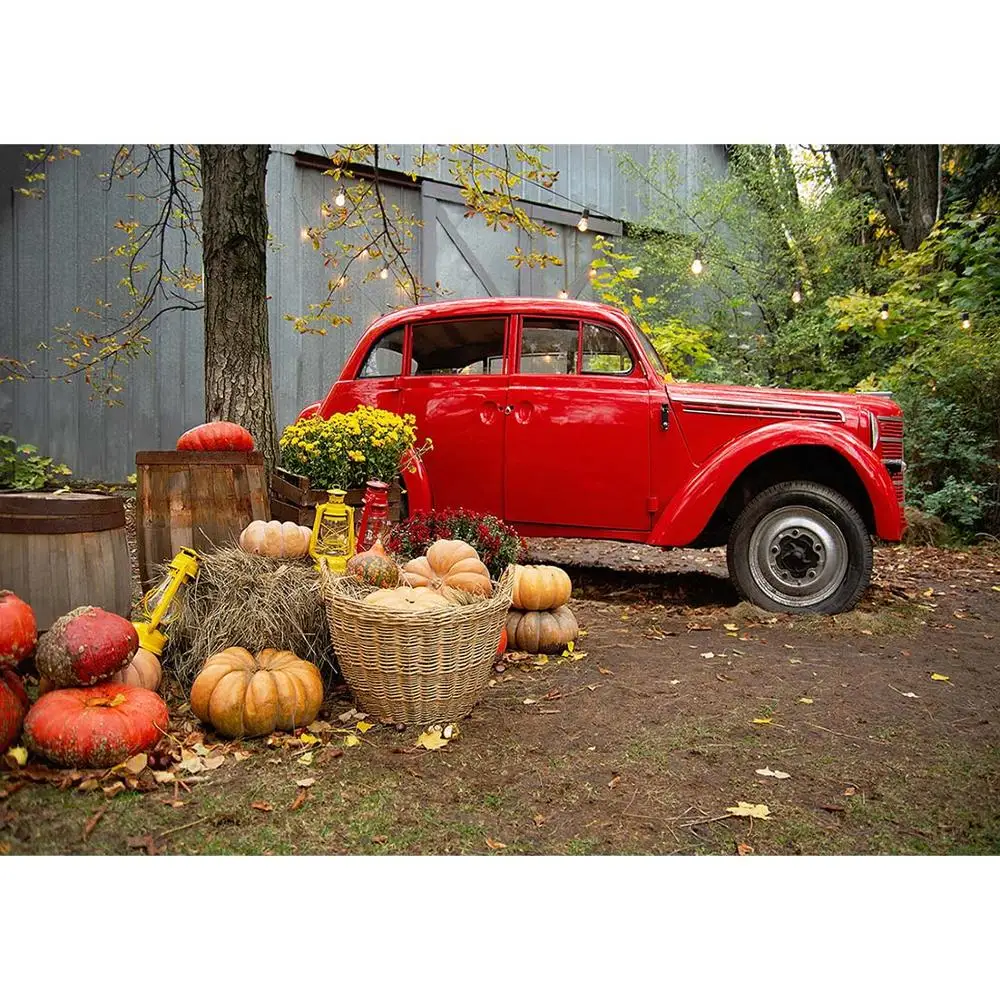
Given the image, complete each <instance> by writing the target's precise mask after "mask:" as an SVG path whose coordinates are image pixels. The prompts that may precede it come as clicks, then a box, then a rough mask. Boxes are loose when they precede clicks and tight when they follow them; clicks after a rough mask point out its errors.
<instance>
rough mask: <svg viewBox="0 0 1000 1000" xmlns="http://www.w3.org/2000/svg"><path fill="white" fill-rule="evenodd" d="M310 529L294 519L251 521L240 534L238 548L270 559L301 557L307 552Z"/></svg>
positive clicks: (310, 535) (310, 534) (310, 536)
mask: <svg viewBox="0 0 1000 1000" xmlns="http://www.w3.org/2000/svg"><path fill="white" fill-rule="evenodd" d="M311 538H312V529H311V528H308V527H306V525H304V524H296V523H295V522H294V521H251V522H250V523H249V524H248V525H247V526H246V527H245V528H244V529H243V531H242V532H241V534H240V542H239V545H240V548H241V549H242V550H243V551H244V552H251V553H253V554H254V555H258V556H270V557H271V558H272V559H301V558H302V556H304V555H306V554H307V553H308V552H309V540H310V539H311Z"/></svg>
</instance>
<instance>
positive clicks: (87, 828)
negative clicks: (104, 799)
mask: <svg viewBox="0 0 1000 1000" xmlns="http://www.w3.org/2000/svg"><path fill="white" fill-rule="evenodd" d="M107 811H108V807H107V805H103V806H101V808H100V809H98V810H97V812H95V813H94V815H93V816H91V817H90V819H88V820H87V822H86V824H85V825H84V827H83V842H84V843H85V844H86V843H87V838H88V837H89V836H90V835H91V834H92V833H93V832H94V827H95V826H97V824H98V823H100V821H101V817H102V816H103V815H104V814H105V813H106V812H107Z"/></svg>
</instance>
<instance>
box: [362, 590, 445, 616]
mask: <svg viewBox="0 0 1000 1000" xmlns="http://www.w3.org/2000/svg"><path fill="white" fill-rule="evenodd" d="M364 603H365V604H375V605H377V606H378V607H380V608H391V609H392V610H393V611H430V610H432V609H434V608H447V607H451V601H449V600H448V599H447V598H446V597H445V596H444V595H443V594H439V593H438V592H437V591H435V590H429V589H428V588H426V587H397V588H396V589H395V590H376V591H373V592H372V593H370V594H368V595H367V596H366V597H365V598H364Z"/></svg>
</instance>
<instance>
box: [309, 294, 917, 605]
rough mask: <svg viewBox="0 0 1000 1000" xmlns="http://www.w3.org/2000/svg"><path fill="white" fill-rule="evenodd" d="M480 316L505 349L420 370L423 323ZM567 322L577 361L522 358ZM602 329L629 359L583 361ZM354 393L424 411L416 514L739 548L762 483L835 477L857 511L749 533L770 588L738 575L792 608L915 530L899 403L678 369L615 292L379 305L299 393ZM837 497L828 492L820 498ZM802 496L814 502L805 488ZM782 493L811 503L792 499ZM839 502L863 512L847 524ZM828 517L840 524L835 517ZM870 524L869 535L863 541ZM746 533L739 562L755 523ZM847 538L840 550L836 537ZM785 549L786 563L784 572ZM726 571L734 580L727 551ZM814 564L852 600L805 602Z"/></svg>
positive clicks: (316, 409) (329, 410)
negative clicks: (337, 358) (599, 296)
mask: <svg viewBox="0 0 1000 1000" xmlns="http://www.w3.org/2000/svg"><path fill="white" fill-rule="evenodd" d="M477 320H488V321H491V322H492V323H493V324H494V326H493V329H494V330H495V331H496V332H495V337H496V338H497V339H496V343H497V345H499V344H500V343H501V339H500V338H501V334H500V332H499V331H500V329H501V327H500V325H499V324H501V323H502V345H503V346H502V350H501V349H500V347H499V346H497V347H496V348H495V355H494V356H492V357H490V358H489V359H481V360H480V361H479V362H477V364H478V365H479V366H480V368H481V370H480V371H475V370H470V368H471V369H475V365H473V366H466V368H464V369H461V371H459V370H457V369H456V370H455V371H448V372H441V371H432V370H428V371H427V372H426V373H423V372H421V371H419V370H418V369H419V366H418V365H417V364H416V363H415V361H414V344H415V343H419V344H423V343H425V340H426V338H427V337H429V336H430V333H429V331H430V330H432V329H433V330H434V331H435V336H437V337H439V338H441V337H445V336H452V333H451V332H450V331H454V338H453V339H454V341H455V344H456V345H459V346H458V347H456V348H455V350H456V351H458V350H459V349H460V344H461V331H462V329H463V327H462V324H463V323H464V324H466V327H464V328H465V329H471V328H472V326H471V325H470V324H474V321H477ZM573 324H577V325H578V329H579V335H578V336H579V340H578V341H577V342H576V346H577V348H578V351H576V352H573V351H570V350H569V349H567V351H568V353H567V354H566V355H565V357H566V358H567V359H568V360H567V362H566V369H567V370H566V371H559V372H558V373H545V372H542V373H539V372H531V371H528V370H522V368H530V367H531V366H532V365H535V366H539V365H541V364H542V362H543V361H544V362H548V361H549V355H545V356H544V357H540V356H539V355H538V354H537V353H535V354H532V353H529V352H528V351H527V349H526V347H525V337H526V336H527V337H528V339H531V340H532V343H534V342H535V341H534V339H533V338H535V337H536V333H537V328H539V327H542V328H544V327H548V326H561V327H562V328H564V330H563V333H564V335H565V336H566V337H567V338H568V340H567V342H568V343H572V342H573V336H574V335H573V333H572V328H573ZM595 329H596V330H599V331H602V333H601V336H602V337H604V339H605V340H607V339H608V338H612V339H613V338H615V337H617V338H618V341H619V342H620V343H619V344H618V348H617V350H618V351H619V355H620V360H621V366H622V367H624V366H625V364H626V354H627V355H628V356H629V357H630V362H631V368H630V370H627V371H625V370H622V371H613V372H608V371H592V370H591V371H584V370H583V366H584V364H586V363H587V361H586V357H587V355H586V348H585V341H584V331H593V330H595ZM442 331H444V332H443V333H442ZM525 331H529V332H528V333H527V334H526V333H525ZM567 331H568V332H567ZM415 338H416V339H415ZM390 342H391V344H392V345H393V348H392V349H393V350H394V351H395V352H396V354H394V355H392V357H393V364H394V372H393V373H390V374H386V375H382V374H378V373H375V374H373V373H372V371H371V370H369V368H368V367H366V366H367V365H369V361H368V359H369V358H373V357H375V356H376V355H375V350H376V348H377V347H378V346H379V345H380V344H381V345H386V344H389V343H390ZM523 348H524V350H523ZM622 348H624V349H622ZM574 354H578V355H579V359H578V360H574ZM396 355H398V362H397V360H396ZM455 356H456V357H457V356H458V355H457V354H456V355H455ZM560 363H562V362H560ZM487 368H489V371H488V372H487ZM397 369H398V370H397ZM571 369H572V370H571ZM407 373H409V374H407ZM361 403H364V404H367V405H371V406H377V407H381V408H383V409H386V410H391V411H392V412H395V413H412V414H414V415H415V416H416V421H417V432H418V437H419V438H425V437H426V438H431V439H432V440H433V448H432V450H431V451H430V452H428V453H427V454H426V456H425V457H424V459H423V461H422V462H418V463H417V464H416V471H415V472H413V471H408V472H406V473H404V477H403V478H404V486H405V487H406V491H407V500H408V506H409V510H410V511H411V512H413V511H417V510H421V509H429V508H431V507H435V508H444V507H451V506H463V507H467V508H471V509H473V510H477V511H481V512H488V513H492V514H496V515H498V516H499V517H501V518H503V519H504V520H506V521H507V522H508V523H510V524H512V525H513V526H514V527H515V528H516V529H517V530H518V531H519V532H520V533H521V534H523V535H528V536H531V535H543V536H544V535H547V536H551V535H561V536H569V537H586V538H607V539H621V540H627V541H635V542H645V543H649V544H653V545H659V546H676V547H689V546H709V545H718V544H725V543H726V542H727V541H729V542H730V549H731V550H732V548H733V545H732V534H733V532H734V531H735V530H736V527H738V526H739V525H738V519H739V516H740V514H741V512H742V511H743V510H745V509H746V508H747V507H748V505H749V504H750V503H751V502H752V501H753V500H754V498H755V497H758V496H759V495H760V494H762V493H763V492H765V491H766V490H768V488H770V487H775V486H778V485H780V484H783V483H784V484H788V483H792V485H795V484H796V483H797V484H798V485H800V486H801V484H802V483H803V482H804V483H806V484H807V485H809V484H812V486H810V487H809V488H813V486H815V487H820V488H822V489H825V490H827V491H832V492H833V493H835V494H836V497H835V498H834V500H835V507H836V506H837V505H840V506H844V507H851V508H853V510H854V511H856V512H857V514H856V516H855V515H851V514H848V515H843V516H842V515H841V513H840V512H838V510H837V509H833V510H832V511H831V510H829V509H827V510H826V514H825V515H823V514H822V512H821V514H820V515H816V516H815V517H814V516H813V515H812V514H811V513H809V514H808V516H807V517H806V520H805V521H804V522H803V531H804V534H802V535H801V536H800V532H799V530H798V529H797V528H795V527H794V525H791V522H788V523H785V522H786V521H787V518H786V519H785V521H781V523H777V524H775V525H774V526H773V535H774V537H773V540H772V539H765V540H764V541H760V539H758V540H757V541H756V542H755V543H754V544H756V545H758V549H759V552H758V556H757V557H756V559H757V562H758V563H760V566H761V567H763V569H761V570H760V573H763V574H764V576H765V577H767V579H766V580H765V583H767V585H768V587H769V588H770V589H767V588H765V591H764V592H763V594H761V593H758V592H756V590H755V589H754V586H753V583H752V581H750V582H749V583H746V585H743V584H741V583H740V582H739V581H737V586H738V587H739V588H740V589H741V590H743V591H744V592H746V591H751V592H753V593H752V596H751V599H754V600H757V601H758V603H764V605H765V606H768V605H767V601H770V602H771V606H774V607H782V606H784V605H783V604H782V601H784V600H785V598H786V597H787V598H788V599H789V600H791V601H792V602H793V604H794V602H795V601H796V600H798V601H799V606H798V609H799V610H805V609H808V608H812V607H813V606H814V605H818V606H819V609H820V610H827V611H829V610H842V609H843V607H846V606H849V604H851V603H853V601H855V600H857V597H858V595H860V593H861V591H862V590H863V588H864V586H865V585H867V579H868V577H869V576H870V572H871V536H876V537H878V538H880V539H883V540H886V541H898V540H899V539H900V538H901V537H902V533H903V529H904V519H903V509H902V507H903V471H904V463H903V420H902V412H901V410H900V408H899V406H898V405H897V404H895V403H894V402H892V401H891V400H889V399H886V398H883V397H881V396H878V395H869V394H860V393H859V394H843V393H829V392H804V391H799V390H782V389H757V388H746V387H740V386H725V385H712V384H693V383H680V382H674V381H671V380H670V377H669V376H668V375H667V374H666V373H665V371H664V370H663V366H662V362H661V361H660V360H659V358H658V357H657V356H656V354H655V351H654V350H653V348H652V345H650V344H649V342H648V340H646V339H645V338H644V337H643V336H642V334H640V333H639V332H638V330H637V329H636V327H635V326H634V325H633V323H632V322H631V320H630V319H629V317H628V316H627V315H626V314H625V313H623V312H621V311H620V310H618V309H614V308H611V307H608V306H605V305H599V304H595V303H590V302H579V301H569V300H559V299H555V300H553V299H530V298H510V299H502V298H496V299H482V300H479V299H476V300H459V301H448V302H441V303H435V304H432V305H423V306H416V307H413V308H409V309H404V310H401V311H399V312H395V313H391V314H389V315H386V316H382V317H381V318H379V319H377V320H376V321H375V322H374V323H372V325H371V326H370V327H369V328H368V330H367V331H366V332H365V334H364V335H363V336H362V338H361V340H360V342H359V343H358V345H357V347H356V348H355V350H354V351H353V353H352V354H351V357H350V358H349V359H348V361H347V363H346V364H345V366H344V369H343V372H342V373H341V376H340V378H339V379H338V381H337V382H336V383H335V384H334V385H333V386H332V387H331V389H330V391H329V393H328V394H327V396H326V398H325V399H323V400H322V401H321V402H319V403H314V404H313V405H311V406H308V407H306V408H305V409H304V410H303V411H302V413H301V414H300V419H302V418H305V417H310V416H313V415H315V414H319V415H321V416H323V417H329V416H330V415H331V414H333V413H336V412H348V411H350V410H352V409H354V408H355V407H356V406H358V405H359V404H361ZM771 493H774V490H773V489H772V490H771ZM796 495H797V496H798V494H796ZM765 499H766V498H765ZM799 499H800V500H801V496H799ZM829 499H830V498H829V496H827V497H826V500H824V499H823V498H820V500H819V501H817V503H818V504H819V506H820V507H823V505H824V504H825V503H827V501H828V500H829ZM806 501H807V507H808V504H809V503H812V500H810V498H809V497H808V496H807V497H806ZM841 501H843V503H841ZM770 506H771V507H774V506H775V504H774V503H771V504H770ZM765 507H767V504H766V503H765V504H764V506H763V507H762V508H761V509H762V513H763V514H766V513H767V511H766V510H764V508H765ZM768 509H770V508H768ZM788 509H789V510H792V511H799V510H802V509H803V508H802V506H801V504H798V505H797V506H796V505H795V504H792V502H791V501H789V507H788ZM807 513H808V511H807ZM845 516H846V517H848V520H850V517H853V518H854V524H855V526H856V527H855V528H854V529H852V528H851V526H850V524H849V523H848V522H847V521H845V520H844V517H845ZM824 517H826V518H827V519H826V520H824ZM829 517H832V518H833V522H836V524H834V526H832V527H831V524H833V522H831V521H829ZM861 522H863V525H862V524H861ZM768 523H769V524H770V523H771V522H768ZM790 525H791V526H790ZM837 525H839V527H837ZM861 534H865V535H866V536H867V537H865V538H864V539H863V543H862V542H859V541H858V539H859V537H860V535H861ZM744 535H745V536H741V537H743V540H742V542H741V544H742V548H743V551H744V556H743V561H744V563H745V562H746V551H747V546H748V544H749V541H748V538H749V535H747V534H746V533H744ZM754 537H755V538H756V536H754ZM848 537H850V538H852V539H853V540H852V541H851V543H850V545H848V543H847V541H846V539H847V538H848ZM802 538H806V539H807V540H808V541H809V545H811V546H812V547H813V548H814V549H815V552H816V553H818V554H819V555H818V559H819V563H818V564H817V563H816V561H815V558H814V557H813V555H812V552H811V551H810V550H809V546H806V547H805V548H803V547H802V546H801V545H799V544H798V543H799V542H801V541H802ZM772 541H773V545H772ZM813 543H815V544H813ZM865 546H867V553H866V552H865V551H864V549H865ZM768 547H770V551H771V552H772V553H775V555H774V556H773V557H770V556H768V555H767V552H768ZM848 548H850V550H851V555H850V558H849V560H847V561H845V559H847V557H842V556H840V555H838V552H839V551H840V550H843V551H847V549H848ZM779 549H780V550H781V551H780V553H779ZM801 557H805V560H806V561H805V562H802V558H801ZM731 559H732V556H731ZM789 559H790V560H791V562H790V563H789ZM838 560H839V561H838ZM859 562H860V563H861V564H862V565H861V567H860V569H859V570H858V572H857V573H855V572H854V564H856V563H859ZM865 562H867V565H864V564H865ZM786 564H788V565H791V566H792V567H793V572H792V574H791V577H789V575H788V573H787V572H786V568H787V566H786ZM768 567H770V568H768ZM730 571H731V574H733V575H734V579H735V575H736V574H735V568H734V565H733V563H732V561H731V562H730ZM748 572H749V570H748ZM859 574H860V575H859ZM758 575H759V574H758ZM817 575H818V577H819V578H820V579H819V580H818V581H817V582H816V586H817V587H818V586H819V583H820V582H821V583H822V584H823V588H825V589H824V590H823V593H824V594H825V593H827V591H829V590H830V587H833V586H834V585H835V584H836V583H837V579H840V578H841V577H843V583H844V586H846V585H847V584H848V583H851V585H852V586H853V585H854V584H858V586H857V587H855V588H854V590H855V593H854V596H853V597H851V598H850V600H848V601H847V603H844V600H842V599H841V598H839V597H838V598H837V599H836V600H833V599H832V598H829V595H828V598H829V599H823V600H820V599H819V598H822V597H823V594H819V593H818V592H817V594H813V595H812V596H813V597H816V598H817V600H816V601H813V602H812V603H808V601H807V597H808V596H809V595H808V594H807V593H806V592H808V591H810V588H813V583H812V581H813V578H815V577H817ZM848 577H849V578H850V579H848ZM862 577H863V578H864V579H863V580H862ZM835 578H836V579H835ZM746 579H747V580H750V578H749V577H747V578H746ZM858 581H861V582H860V583H858ZM800 591H801V592H802V594H803V595H804V596H802V597H801V598H799V597H798V596H797V595H798V594H799V592H800ZM831 593H832V591H831ZM845 600H846V599H845Z"/></svg>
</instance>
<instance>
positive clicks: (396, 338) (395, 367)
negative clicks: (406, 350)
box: [358, 326, 406, 378]
mask: <svg viewBox="0 0 1000 1000" xmlns="http://www.w3.org/2000/svg"><path fill="white" fill-rule="evenodd" d="M405 332H406V327H405V326H397V327H395V328H394V329H392V330H390V331H389V332H388V333H384V334H382V336H381V337H379V339H378V340H376V341H375V343H374V344H372V346H371V349H370V350H369V351H368V356H367V357H366V358H365V360H364V362H363V363H362V365H361V368H360V369H359V370H358V378H394V377H395V376H396V375H400V374H401V373H402V371H403V334H404V333H405Z"/></svg>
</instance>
